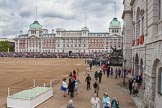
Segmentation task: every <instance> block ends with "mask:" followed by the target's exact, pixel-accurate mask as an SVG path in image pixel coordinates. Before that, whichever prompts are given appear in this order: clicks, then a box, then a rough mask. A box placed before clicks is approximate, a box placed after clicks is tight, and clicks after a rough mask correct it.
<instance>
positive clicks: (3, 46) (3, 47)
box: [0, 41, 14, 52]
mask: <svg viewBox="0 0 162 108" xmlns="http://www.w3.org/2000/svg"><path fill="white" fill-rule="evenodd" d="M8 48H9V51H14V47H13V45H12V44H11V43H10V42H8V41H0V52H8Z"/></svg>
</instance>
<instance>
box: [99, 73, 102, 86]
mask: <svg viewBox="0 0 162 108" xmlns="http://www.w3.org/2000/svg"><path fill="white" fill-rule="evenodd" d="M98 78H99V83H101V79H102V71H100V72H99V73H98Z"/></svg>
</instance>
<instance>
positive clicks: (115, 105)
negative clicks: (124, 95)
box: [111, 97, 119, 108]
mask: <svg viewBox="0 0 162 108" xmlns="http://www.w3.org/2000/svg"><path fill="white" fill-rule="evenodd" d="M111 107H112V108H119V101H118V100H117V98H116V97H114V98H113V100H112V102H111Z"/></svg>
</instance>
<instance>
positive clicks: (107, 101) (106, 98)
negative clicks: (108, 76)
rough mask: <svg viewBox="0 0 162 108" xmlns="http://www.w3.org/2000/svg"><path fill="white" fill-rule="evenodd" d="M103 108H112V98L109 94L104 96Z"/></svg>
mask: <svg viewBox="0 0 162 108" xmlns="http://www.w3.org/2000/svg"><path fill="white" fill-rule="evenodd" d="M102 107H103V108H110V107H111V102H110V97H109V96H108V93H107V92H105V93H104V95H103V98H102Z"/></svg>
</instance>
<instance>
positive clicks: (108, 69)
mask: <svg viewBox="0 0 162 108" xmlns="http://www.w3.org/2000/svg"><path fill="white" fill-rule="evenodd" d="M106 73H107V78H109V75H110V66H108V68H107V69H106Z"/></svg>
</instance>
